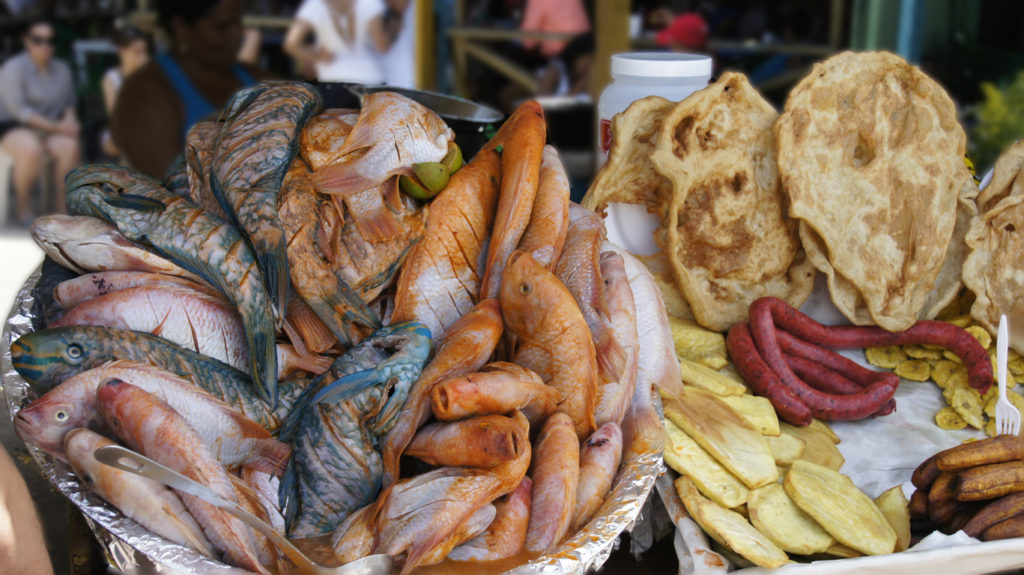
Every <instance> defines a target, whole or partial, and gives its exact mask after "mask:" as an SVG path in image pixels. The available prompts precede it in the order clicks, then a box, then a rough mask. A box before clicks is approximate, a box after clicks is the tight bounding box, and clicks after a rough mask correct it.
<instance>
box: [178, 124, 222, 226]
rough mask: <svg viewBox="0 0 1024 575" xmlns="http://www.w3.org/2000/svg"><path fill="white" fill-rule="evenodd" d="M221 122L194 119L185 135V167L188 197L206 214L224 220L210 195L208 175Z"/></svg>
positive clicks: (218, 204) (215, 200) (215, 199)
mask: <svg viewBox="0 0 1024 575" xmlns="http://www.w3.org/2000/svg"><path fill="white" fill-rule="evenodd" d="M221 126H223V124H221V123H220V122H196V124H195V125H194V126H192V127H191V128H189V130H188V133H187V134H185V167H186V174H187V176H188V196H187V197H188V199H190V200H192V201H193V202H195V204H196V205H198V206H199V207H201V208H203V209H204V210H206V211H207V212H208V213H210V214H213V215H215V216H217V217H218V218H220V219H222V220H227V219H228V215H227V214H225V213H224V209H223V208H221V207H220V202H218V201H217V196H214V195H213V188H212V187H211V184H210V175H211V173H212V171H213V152H214V150H215V149H216V145H217V136H219V135H220V129H221Z"/></svg>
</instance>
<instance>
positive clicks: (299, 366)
mask: <svg viewBox="0 0 1024 575" xmlns="http://www.w3.org/2000/svg"><path fill="white" fill-rule="evenodd" d="M286 325H287V324H286ZM300 341H301V339H300ZM277 351H278V354H277V355H278V357H277V362H278V367H279V368H280V373H281V374H290V373H293V372H295V371H305V372H309V373H313V374H317V375H319V374H321V373H323V372H325V371H327V370H328V369H330V367H331V364H332V363H333V362H334V360H333V359H332V358H330V357H327V356H325V355H315V354H311V353H309V351H308V350H307V351H306V353H302V352H301V351H300V350H299V349H298V348H297V347H294V346H291V345H288V344H278V346H277Z"/></svg>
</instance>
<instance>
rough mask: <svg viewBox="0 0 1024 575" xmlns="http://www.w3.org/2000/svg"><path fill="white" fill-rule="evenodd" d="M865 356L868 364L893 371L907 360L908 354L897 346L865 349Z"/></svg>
mask: <svg viewBox="0 0 1024 575" xmlns="http://www.w3.org/2000/svg"><path fill="white" fill-rule="evenodd" d="M864 355H865V356H866V357H867V360H868V363H870V364H871V365H873V366H875V367H882V368H885V369H892V368H894V367H896V366H897V365H899V364H900V362H903V361H906V359H907V354H906V352H904V351H903V349H901V348H900V347H899V346H897V345H887V346H884V347H869V348H866V349H864Z"/></svg>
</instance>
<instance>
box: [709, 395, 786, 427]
mask: <svg viewBox="0 0 1024 575" xmlns="http://www.w3.org/2000/svg"><path fill="white" fill-rule="evenodd" d="M722 401H724V402H725V403H726V405H728V406H729V407H731V408H733V410H735V411H736V413H738V414H740V415H742V416H743V417H744V418H745V419H746V420H747V421H749V422H750V423H751V425H753V426H754V427H755V428H757V430H758V431H760V432H761V434H762V435H768V436H777V435H779V417H778V416H777V415H776V414H775V408H774V407H772V402H771V400H769V399H768V398H767V397H761V396H759V395H749V394H747V395H731V396H727V397H722Z"/></svg>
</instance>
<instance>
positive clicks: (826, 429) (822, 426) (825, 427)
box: [807, 417, 843, 445]
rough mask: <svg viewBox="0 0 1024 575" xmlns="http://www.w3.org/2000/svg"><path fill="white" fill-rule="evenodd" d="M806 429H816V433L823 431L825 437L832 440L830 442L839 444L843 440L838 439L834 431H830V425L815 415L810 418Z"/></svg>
mask: <svg viewBox="0 0 1024 575" xmlns="http://www.w3.org/2000/svg"><path fill="white" fill-rule="evenodd" d="M807 429H811V430H814V431H817V432H818V433H824V434H825V436H826V437H828V438H829V439H831V440H832V443H834V444H836V445H839V444H840V443H842V442H843V441H842V440H841V439H839V436H838V435H836V432H835V431H832V427H831V426H829V424H827V423H825V422H824V421H823V420H821V419H818V418H817V417H815V418H814V419H812V420H811V424H810V425H808V426H807Z"/></svg>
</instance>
